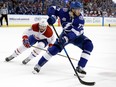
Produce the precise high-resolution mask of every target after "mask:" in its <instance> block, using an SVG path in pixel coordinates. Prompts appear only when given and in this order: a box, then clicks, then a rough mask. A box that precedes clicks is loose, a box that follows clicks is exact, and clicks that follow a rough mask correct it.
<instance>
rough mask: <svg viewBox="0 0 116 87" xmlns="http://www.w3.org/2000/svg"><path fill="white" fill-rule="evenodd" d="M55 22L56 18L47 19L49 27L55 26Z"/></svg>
mask: <svg viewBox="0 0 116 87" xmlns="http://www.w3.org/2000/svg"><path fill="white" fill-rule="evenodd" d="M55 21H56V20H55V18H54V17H52V16H51V17H49V18H48V19H47V22H48V24H49V25H53V24H54V23H55Z"/></svg>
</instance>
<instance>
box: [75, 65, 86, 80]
mask: <svg viewBox="0 0 116 87" xmlns="http://www.w3.org/2000/svg"><path fill="white" fill-rule="evenodd" d="M76 71H77V73H78V75H79V77H81V78H84V77H85V75H86V71H84V69H83V68H82V67H80V66H78V67H76ZM74 75H75V76H76V74H74Z"/></svg>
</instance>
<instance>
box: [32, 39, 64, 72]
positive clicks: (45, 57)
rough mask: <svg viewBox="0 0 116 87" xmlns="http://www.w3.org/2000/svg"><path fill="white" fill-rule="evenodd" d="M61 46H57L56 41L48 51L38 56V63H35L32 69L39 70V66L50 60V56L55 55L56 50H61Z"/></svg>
mask: <svg viewBox="0 0 116 87" xmlns="http://www.w3.org/2000/svg"><path fill="white" fill-rule="evenodd" d="M61 50H62V48H61V46H59V44H58V42H57V41H56V42H55V44H54V45H53V46H52V47H50V48H48V51H47V52H46V53H45V54H44V55H43V56H42V57H41V58H40V60H39V61H38V63H37V64H36V65H35V67H34V70H35V71H36V72H39V71H40V69H41V67H42V66H43V65H44V64H46V63H47V62H48V60H50V58H51V57H52V56H54V55H56V54H57V53H58V52H61Z"/></svg>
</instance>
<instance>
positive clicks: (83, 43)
mask: <svg viewBox="0 0 116 87" xmlns="http://www.w3.org/2000/svg"><path fill="white" fill-rule="evenodd" d="M76 46H78V47H80V48H81V49H82V50H83V51H82V53H81V56H80V60H79V62H78V65H77V67H76V71H77V72H78V73H79V74H80V76H84V75H86V71H85V70H84V67H85V66H86V64H87V62H88V59H89V57H90V54H91V52H92V50H93V44H92V41H91V40H90V39H88V38H87V37H86V36H84V35H83V36H81V37H80V38H78V40H77V41H76Z"/></svg>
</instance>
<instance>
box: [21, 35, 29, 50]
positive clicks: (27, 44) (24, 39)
mask: <svg viewBox="0 0 116 87" xmlns="http://www.w3.org/2000/svg"><path fill="white" fill-rule="evenodd" d="M22 39H23V45H24V46H25V47H27V48H29V47H31V45H30V43H29V40H28V36H27V35H24V36H23V37H22Z"/></svg>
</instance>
